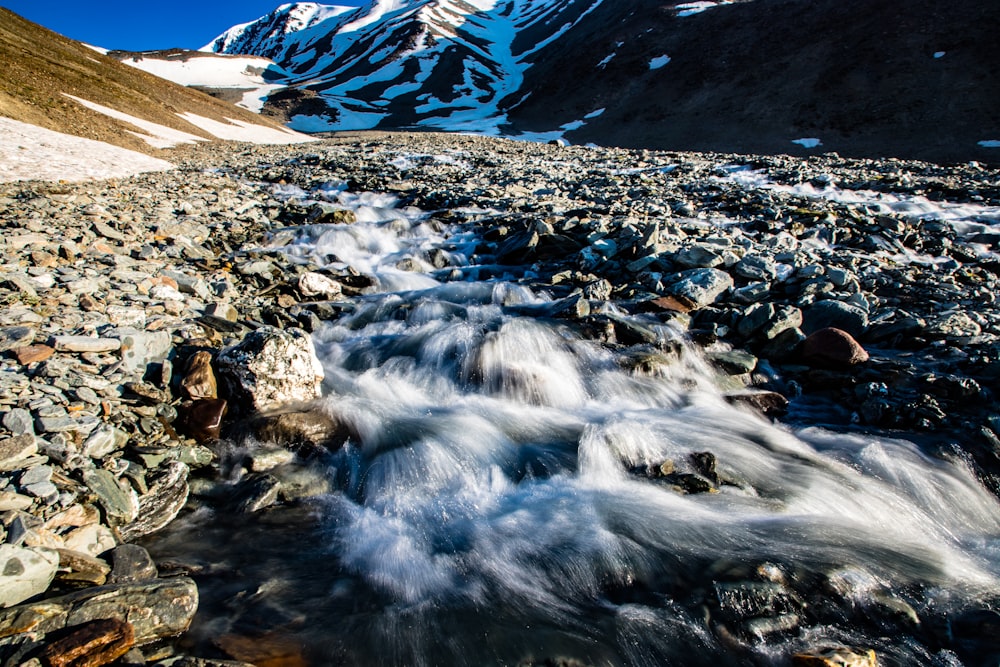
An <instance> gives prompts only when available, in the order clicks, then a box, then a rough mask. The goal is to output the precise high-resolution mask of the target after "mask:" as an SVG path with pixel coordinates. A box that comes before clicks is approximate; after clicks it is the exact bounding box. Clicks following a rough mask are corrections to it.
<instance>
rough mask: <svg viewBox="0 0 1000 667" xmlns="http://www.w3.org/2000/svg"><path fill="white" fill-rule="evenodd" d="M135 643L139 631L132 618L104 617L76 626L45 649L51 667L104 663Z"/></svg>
mask: <svg viewBox="0 0 1000 667" xmlns="http://www.w3.org/2000/svg"><path fill="white" fill-rule="evenodd" d="M134 645H135V631H134V630H133V628H132V624H131V623H129V622H128V621H123V620H119V619H116V618H102V619H98V620H95V621H90V622H89V623H83V624H81V625H79V626H75V627H73V628H72V630H71V631H70V632H69V634H67V635H64V636H62V637H60V638H59V639H57V640H55V641H53V642H50V643H49V644H47V645H46V646H45V648H44V649H42V652H41V655H40V657H41V659H42V663H43V664H44V665H46V666H47V667H101V665H107V664H108V663H111V662H114V661H115V660H117V659H118V658H120V657H121V656H123V655H125V654H126V653H128V652H129V650H131V648H132V647H133V646H134Z"/></svg>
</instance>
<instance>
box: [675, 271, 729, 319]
mask: <svg viewBox="0 0 1000 667" xmlns="http://www.w3.org/2000/svg"><path fill="white" fill-rule="evenodd" d="M679 275H680V276H681V278H680V280H678V281H677V282H675V283H673V284H672V285H671V286H670V287H668V288H667V291H668V292H669V293H670V294H671V295H672V296H674V297H676V298H678V299H680V300H681V301H682V302H683V303H685V304H687V305H688V306H689V307H690V308H691V309H698V308H703V307H704V306H707V305H709V304H711V303H714V302H715V300H716V299H717V298H718V297H719V296H720V295H721V294H722V293H723V292H725V291H726V290H728V289H731V288H732V286H733V278H732V276H730V275H729V274H728V273H726V272H725V271H720V270H718V269H691V270H690V271H682V272H681V273H680V274H679Z"/></svg>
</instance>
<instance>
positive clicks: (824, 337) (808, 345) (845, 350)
mask: <svg viewBox="0 0 1000 667" xmlns="http://www.w3.org/2000/svg"><path fill="white" fill-rule="evenodd" d="M802 359H803V360H804V361H806V362H808V363H811V364H816V365H819V366H826V367H834V368H840V367H844V366H854V365H856V364H861V363H864V362H866V361H868V352H867V351H866V350H865V348H863V347H861V344H860V343H859V342H858V341H856V340H854V337H853V336H851V334H849V333H847V332H846V331H843V330H841V329H835V328H833V327H827V328H825V329H820V330H819V331H815V332H813V333H811V334H809V335H808V336H806V339H805V340H804V341H802Z"/></svg>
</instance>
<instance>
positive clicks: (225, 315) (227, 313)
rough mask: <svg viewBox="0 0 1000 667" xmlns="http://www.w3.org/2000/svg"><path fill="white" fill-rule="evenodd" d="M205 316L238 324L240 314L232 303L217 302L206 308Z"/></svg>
mask: <svg viewBox="0 0 1000 667" xmlns="http://www.w3.org/2000/svg"><path fill="white" fill-rule="evenodd" d="M204 316H205V317H209V318H213V319H216V320H223V321H225V322H236V321H237V320H239V319H240V313H239V311H238V310H236V308H235V307H234V306H233V305H232V304H231V303H223V302H216V303H210V304H208V305H207V306H205V311H204Z"/></svg>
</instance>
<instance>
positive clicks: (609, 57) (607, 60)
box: [597, 53, 618, 69]
mask: <svg viewBox="0 0 1000 667" xmlns="http://www.w3.org/2000/svg"><path fill="white" fill-rule="evenodd" d="M617 55H618V54H617V53H612V54H611V55H610V56H607V57H606V58H605V59H604V60H602V61H601V62H599V63H597V66H598V67H600V68H601V69H604V68H605V67H607V66H608V63H609V62H611V61H612V60H614V57H615V56H617Z"/></svg>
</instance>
